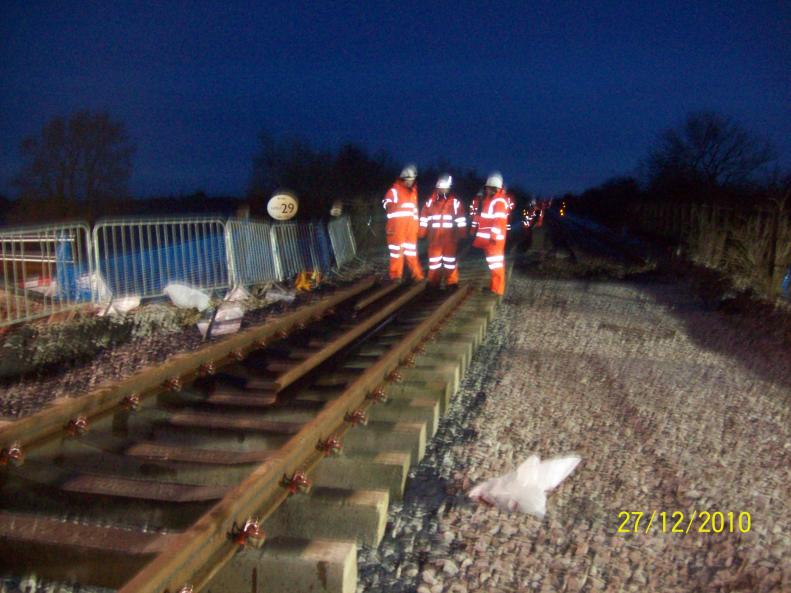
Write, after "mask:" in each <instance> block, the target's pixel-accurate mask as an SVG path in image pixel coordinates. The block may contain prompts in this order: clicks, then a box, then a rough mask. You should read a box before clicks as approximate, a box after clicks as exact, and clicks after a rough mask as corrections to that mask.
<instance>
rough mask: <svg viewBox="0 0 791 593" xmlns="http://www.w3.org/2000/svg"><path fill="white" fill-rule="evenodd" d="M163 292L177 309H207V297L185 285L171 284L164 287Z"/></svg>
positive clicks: (208, 300)
mask: <svg viewBox="0 0 791 593" xmlns="http://www.w3.org/2000/svg"><path fill="white" fill-rule="evenodd" d="M163 292H164V293H165V294H166V295H167V296H169V297H170V300H171V301H172V302H173V304H174V305H176V306H177V307H178V308H179V309H197V310H198V311H205V310H206V309H208V308H209V302H210V299H209V295H207V294H205V293H203V292H201V291H200V290H198V289H197V288H192V287H191V286H187V285H186V284H179V283H178V282H171V283H170V284H168V285H167V286H166V287H165V290H164V291H163Z"/></svg>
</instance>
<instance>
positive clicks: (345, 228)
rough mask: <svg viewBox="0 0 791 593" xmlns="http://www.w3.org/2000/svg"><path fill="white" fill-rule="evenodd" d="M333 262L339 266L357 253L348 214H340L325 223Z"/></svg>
mask: <svg viewBox="0 0 791 593" xmlns="http://www.w3.org/2000/svg"><path fill="white" fill-rule="evenodd" d="M327 229H328V231H329V236H330V241H331V242H332V250H333V252H334V253H335V263H336V265H337V266H338V267H339V268H340V267H341V266H343V265H344V264H346V263H348V262H350V261H351V260H353V259H354V258H355V257H356V255H357V246H356V244H355V242H354V234H353V233H352V223H351V219H350V218H349V217H348V216H341V217H339V218H336V219H334V220H331V221H330V222H329V223H328V224H327Z"/></svg>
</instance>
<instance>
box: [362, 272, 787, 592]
mask: <svg viewBox="0 0 791 593" xmlns="http://www.w3.org/2000/svg"><path fill="white" fill-rule="evenodd" d="M790 402H791V353H789V352H788V349H787V348H783V345H782V344H780V343H778V342H776V341H773V340H772V339H770V338H766V339H761V338H760V336H759V337H756V334H755V333H750V332H741V331H738V330H737V329H736V328H735V327H734V325H733V324H732V323H729V322H726V320H724V318H723V316H722V314H721V313H718V312H714V311H710V310H706V309H705V308H704V307H702V306H701V302H700V299H699V298H697V297H695V296H694V295H693V294H692V293H691V292H690V291H689V290H688V289H687V288H685V287H684V286H682V285H680V284H676V283H671V282H658V281H656V280H653V281H642V282H627V281H608V280H604V279H596V280H578V279H573V278H564V279H560V278H557V277H556V278H547V277H530V276H528V275H526V274H524V273H522V272H515V273H514V274H513V276H512V277H511V278H510V279H509V287H508V291H507V293H506V298H505V299H504V301H503V303H502V304H501V306H500V309H499V313H498V316H497V318H496V319H495V321H494V322H493V324H492V325H491V326H490V329H489V333H488V337H487V339H486V342H485V344H484V345H483V347H482V348H481V349H480V350H479V351H478V353H477V354H476V357H475V358H474V361H473V364H472V365H471V367H470V369H469V370H468V373H467V376H466V378H465V380H464V382H463V385H462V388H461V389H460V391H459V392H458V393H457V395H456V398H455V400H454V402H453V405H452V406H451V409H450V411H449V414H448V416H446V417H445V419H444V420H443V421H442V423H441V426H440V431H439V433H438V436H437V438H436V439H435V441H434V442H433V443H432V445H431V446H430V448H429V451H428V454H427V456H426V458H425V459H424V460H423V462H422V463H421V464H420V465H419V466H418V467H417V468H415V469H413V472H412V475H411V480H410V482H409V483H408V489H407V492H406V496H405V499H404V502H403V503H398V504H394V505H392V506H391V514H390V521H389V524H388V530H387V534H386V537H385V540H384V542H383V544H382V545H381V546H380V548H379V549H378V550H364V551H363V552H361V554H360V558H359V562H360V566H359V571H360V575H361V580H360V586H359V588H358V590H360V591H394V592H402V591H403V592H407V591H410V592H412V591H417V592H419V593H426V592H430V593H438V592H440V591H450V592H457V593H458V592H464V591H487V592H491V593H495V592H505V591H543V592H555V591H557V592H562V591H585V592H588V591H591V592H592V591H607V592H615V591H668V592H681V591H718V592H719V591H721V592H730V591H745V592H747V591H750V592H762V591H791V565H789V563H788V561H787V559H788V558H789V557H791V532H790V530H789V527H791V525H789V518H788V515H789V503H790V502H791V494H790V492H791V488H790V486H791V413H790V411H789V403H790ZM569 452H576V453H578V454H579V455H581V457H582V459H583V461H582V463H581V464H580V466H579V467H578V468H577V470H576V471H575V472H574V473H573V474H572V475H571V476H570V477H569V478H568V479H567V480H566V481H565V482H564V483H563V484H561V486H560V487H559V488H558V489H557V490H556V491H554V492H553V493H551V494H550V496H549V502H548V513H547V517H546V518H545V519H544V520H543V521H539V520H538V519H535V518H533V517H531V516H528V515H520V514H508V513H506V512H504V511H500V510H498V509H495V508H489V507H486V506H482V505H478V504H476V503H473V502H471V501H469V500H467V499H466V497H465V494H464V493H465V492H466V491H467V490H469V488H470V487H471V486H472V485H474V484H475V483H477V482H480V481H482V480H485V479H488V478H490V477H493V476H498V475H502V474H504V473H506V472H508V471H510V470H512V469H513V468H514V467H515V466H516V465H518V464H519V463H520V462H521V461H523V460H524V459H525V458H526V457H527V456H528V455H530V454H532V453H536V454H538V455H540V456H541V457H542V458H546V457H553V456H556V455H562V454H565V453H569ZM622 511H643V512H645V513H647V515H650V514H651V513H652V512H653V511H657V512H661V511H665V512H667V513H668V515H667V517H668V524H669V525H668V526H667V529H666V530H667V531H669V530H670V527H672V522H673V521H671V514H672V513H673V512H676V511H680V512H683V513H684V515H685V517H686V518H687V519H688V518H689V517H690V515H691V513H692V512H693V511H695V512H696V513H700V512H701V511H709V512H714V511H722V512H724V513H726V514H727V513H728V512H729V511H732V512H733V513H734V514H735V516H736V517H738V515H739V513H740V512H749V513H750V516H751V527H750V531H749V533H727V532H725V533H720V534H717V533H698V532H697V527H694V528H693V529H692V530H691V531H690V533H689V534H677V533H662V531H663V530H662V529H656V528H655V529H653V530H651V531H650V532H649V533H645V532H643V533H626V534H623V533H617V530H618V527H619V525H620V523H621V520H622V518H619V516H618V513H620V512H622ZM726 516H727V515H726ZM643 525H645V520H644V522H643ZM693 525H699V523H697V522H695V523H694V524H693ZM632 526H633V523H632ZM726 531H728V529H726ZM783 558H785V559H786V560H783Z"/></svg>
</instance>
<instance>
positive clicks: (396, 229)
mask: <svg viewBox="0 0 791 593" xmlns="http://www.w3.org/2000/svg"><path fill="white" fill-rule="evenodd" d="M382 206H384V208H385V211H386V212H387V224H386V227H385V229H386V231H387V234H388V235H392V234H397V235H399V236H405V238H408V237H406V236H407V235H409V234H410V232H411V231H414V233H415V236H417V212H418V210H417V186H416V185H414V186H412V187H411V188H409V187H407V186H406V185H404V183H403V182H402V181H401V180H400V179H399V180H397V181H396V182H395V183H394V184H393V186H392V187H391V188H390V189H389V190H387V193H386V194H385V197H384V199H382Z"/></svg>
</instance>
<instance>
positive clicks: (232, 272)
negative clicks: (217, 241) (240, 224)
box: [223, 219, 239, 289]
mask: <svg viewBox="0 0 791 593" xmlns="http://www.w3.org/2000/svg"><path fill="white" fill-rule="evenodd" d="M230 222H231V220H230V219H227V220H226V222H225V225H224V228H223V230H224V232H223V235H224V237H225V261H226V264H225V265H226V266H227V267H228V284H229V286H230V288H231V289H234V288H236V287H237V286H238V284H239V276H238V275H237V272H236V259H235V255H236V254H235V252H234V246H233V237H232V236H231V231H232V229H231V224H229V223H230Z"/></svg>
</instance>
